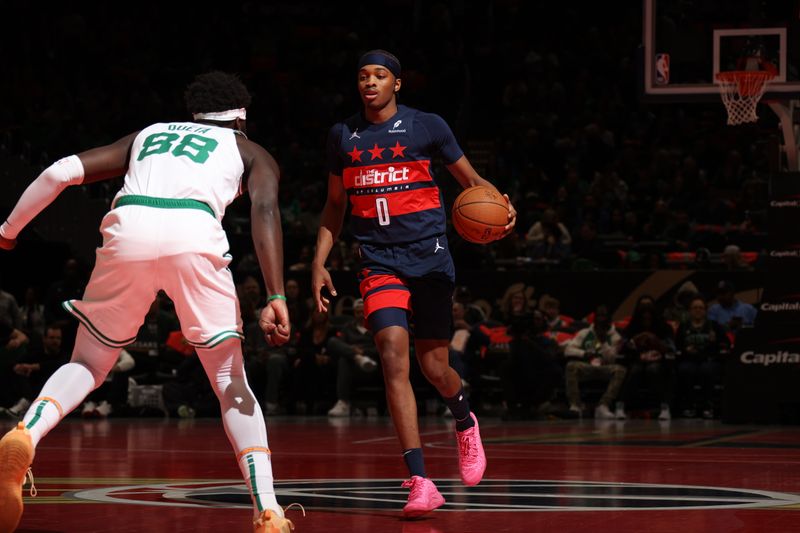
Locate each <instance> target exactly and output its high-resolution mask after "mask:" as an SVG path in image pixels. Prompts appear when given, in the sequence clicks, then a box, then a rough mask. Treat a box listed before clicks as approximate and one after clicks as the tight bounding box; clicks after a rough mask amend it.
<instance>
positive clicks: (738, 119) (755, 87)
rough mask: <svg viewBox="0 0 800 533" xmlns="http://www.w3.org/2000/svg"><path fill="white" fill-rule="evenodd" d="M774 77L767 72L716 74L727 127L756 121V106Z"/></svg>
mask: <svg viewBox="0 0 800 533" xmlns="http://www.w3.org/2000/svg"><path fill="white" fill-rule="evenodd" d="M774 77H775V73H774V72H770V71H767V70H732V71H727V72H719V73H718V74H717V76H716V79H717V85H718V86H719V91H720V94H721V95H722V103H724V104H725V108H726V109H727V110H728V125H729V126H735V125H737V124H744V123H745V122H756V121H757V120H758V115H756V106H757V105H758V101H759V100H761V97H762V96H763V95H764V90H765V89H766V87H767V83H769V82H770V81H771V80H772V78H774Z"/></svg>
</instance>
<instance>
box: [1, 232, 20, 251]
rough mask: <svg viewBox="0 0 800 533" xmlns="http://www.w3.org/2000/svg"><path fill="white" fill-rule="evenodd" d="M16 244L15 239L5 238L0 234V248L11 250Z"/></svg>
mask: <svg viewBox="0 0 800 533" xmlns="http://www.w3.org/2000/svg"><path fill="white" fill-rule="evenodd" d="M16 245H17V239H6V238H5V237H3V236H2V235H0V250H13V249H14V247H15V246H16Z"/></svg>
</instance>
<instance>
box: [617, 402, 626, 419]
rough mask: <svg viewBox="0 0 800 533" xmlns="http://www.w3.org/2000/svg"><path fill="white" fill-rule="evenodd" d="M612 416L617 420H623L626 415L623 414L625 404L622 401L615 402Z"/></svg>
mask: <svg viewBox="0 0 800 533" xmlns="http://www.w3.org/2000/svg"><path fill="white" fill-rule="evenodd" d="M614 416H615V417H616V418H617V420H625V419H626V418H628V416H627V415H626V414H625V404H624V403H622V402H617V405H616V408H615V409H614Z"/></svg>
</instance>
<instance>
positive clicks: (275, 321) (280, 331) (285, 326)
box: [258, 299, 292, 346]
mask: <svg viewBox="0 0 800 533" xmlns="http://www.w3.org/2000/svg"><path fill="white" fill-rule="evenodd" d="M258 325H259V327H261V330H262V331H263V332H264V339H266V341H267V344H269V345H270V346H281V345H283V344H286V342H288V341H289V335H290V334H291V332H292V328H291V324H290V322H289V309H288V308H287V307H286V302H285V301H284V300H280V299H276V300H272V301H271V302H269V303H268V304H267V305H266V306H264V309H262V310H261V316H260V317H259V319H258Z"/></svg>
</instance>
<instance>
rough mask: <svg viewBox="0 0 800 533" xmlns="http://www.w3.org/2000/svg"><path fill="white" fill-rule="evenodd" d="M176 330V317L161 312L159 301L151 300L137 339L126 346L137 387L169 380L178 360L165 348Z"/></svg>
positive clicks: (160, 301)
mask: <svg viewBox="0 0 800 533" xmlns="http://www.w3.org/2000/svg"><path fill="white" fill-rule="evenodd" d="M179 329H180V323H179V322H178V318H177V317H176V316H175V314H174V313H171V312H168V311H166V310H164V309H162V298H159V297H157V298H156V299H155V300H153V303H152V304H151V305H150V309H149V310H148V312H147V315H145V319H144V323H143V324H142V326H141V327H140V328H139V331H138V332H137V334H136V340H135V341H134V342H133V343H132V344H129V345H128V346H126V347H125V349H126V350H127V351H128V353H130V354H131V356H133V359H134V361H135V363H136V376H135V378H136V381H137V382H138V384H139V385H148V384H154V383H162V382H163V381H165V380H167V379H171V378H172V376H173V369H175V368H177V365H178V364H179V363H180V359H179V358H176V357H170V356H169V354H168V352H167V350H166V349H165V347H166V343H167V339H168V338H169V335H170V333H172V332H173V331H177V330H179Z"/></svg>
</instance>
